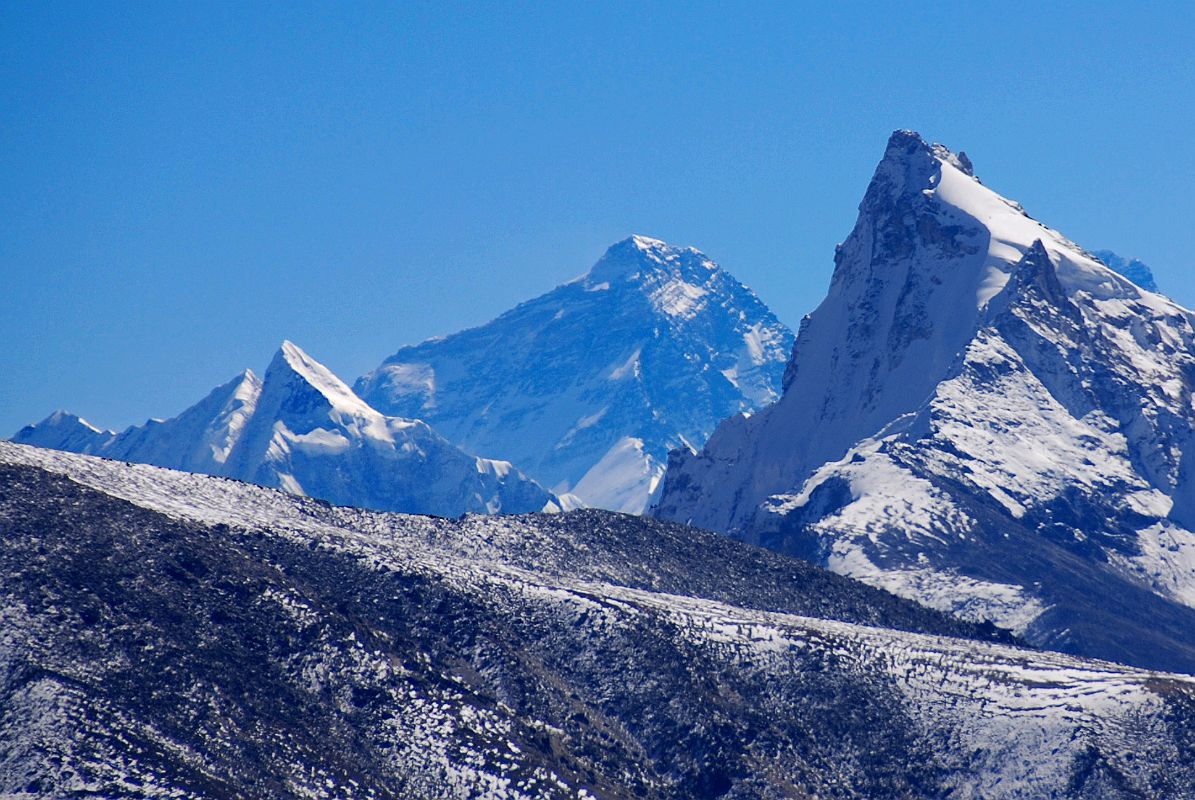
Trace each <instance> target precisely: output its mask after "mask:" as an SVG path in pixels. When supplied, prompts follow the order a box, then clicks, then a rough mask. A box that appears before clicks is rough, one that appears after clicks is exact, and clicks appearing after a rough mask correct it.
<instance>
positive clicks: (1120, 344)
mask: <svg viewBox="0 0 1195 800" xmlns="http://www.w3.org/2000/svg"><path fill="white" fill-rule="evenodd" d="M973 172H974V171H973V170H972V169H971V167H970V162H969V161H964V159H963V158H962V157H959V156H955V155H954V154H952V153H951V152H950V151H949V150H947V149H946V148H944V147H942V146H940V145H932V144H929V143H927V142H926V141H925V140H923V139H922V138H921V137H920V136H917V135H916V134H913V133H911V132H908V131H899V132H897V133H896V134H894V135H893V136H892V138H891V139H890V140H889V143H888V147H887V148H886V151H885V154H884V157H883V159H882V160H881V161H880V163H879V165H878V166H877V168H876V172H875V176H874V177H873V179H872V181H871V184H870V185H869V187H868V189H867V192H866V194H865V196H864V199H863V202H862V203H861V204H860V207H859V217H858V220H857V222H856V225H855V228H854V230H852V232H851V234H850V235H849V236H848V237H847V239H846V240H845V241H844V242H843V244H842V245H840V246H839V247H838V249H837V252H836V254H835V269H834V275H833V279H832V281H831V285H830V289H829V292H828V294H827V296H826V298H825V299H824V300H823V301H822V303H821V304H820V305H819V306H818V308H817V309H816V310H815V311H814V312H813V313H812V314H811V315H810V316H809V317H808V318H807V319H806V321H805V322H803V324H802V327H801V331H800V333H799V335H798V337H797V342H796V344H795V346H794V349H793V355H792V358H791V360H790V361H789V364H788V366H787V367H786V372H785V383H784V388H785V392H784V395H783V397H782V398H781V399H780V401H779V402H777V403H776V404H775V405H773V406H771V407H769V408H767V409H765V410H764V411H762V412H760V413H758V414H755V415H754V416H752V417H751V418H750V419H742V418H739V419H735V420H730V421H728V422H726V423H724V424H723V425H722V426H720V427H719V429H718V431H717V432H715V434H714V435H713V436H712V437H711V438H710V440H709V442H708V443H707V444H706V446H705V448H704V449H703V451H702V452H701V453H699V454H696V455H693V456H686V455H684V454H683V453H682V454H678V455H677V457H676V458H675V459H674V460H673V461H672V462H671V463H670V465H669V469H668V472H667V475H666V477H665V481H664V486H663V489H662V491H661V496H660V500H659V503H658V508H657V512H656V513H657V514H658V515H660V516H662V517H664V518H666V519H674V520H681V521H691V522H693V523H695V524H697V525H700V526H702V527H707V528H712V529H716V530H723V531H728V532H731V533H733V534H735V535H738V536H741V537H743V538H746V539H748V540H751V541H755V542H764V543H767V544H770V545H771V546H774V547H778V548H780V549H782V550H788V551H789V552H796V553H799V554H801V555H803V556H805V557H808V558H812V559H814V560H817V561H820V562H822V563H825V564H827V565H828V566H830V567H831V568H833V569H835V570H837V571H840V572H843V573H846V574H849V575H852V576H854V577H858V578H861V579H863V580H867V581H870V582H873V583H876V584H878V585H882V586H885V587H886V588H889V589H891V590H892V591H896V592H898V593H900V594H903V595H905V596H908V597H913V598H916V599H919V600H921V601H923V602H926V603H929V604H931V605H935V606H936V607H938V608H943V609H948V610H951V611H954V612H956V613H962V614H966V615H971V616H972V617H978V616H985V617H988V618H991V619H993V620H995V621H996V622H997V623H998V624H1004V625H1008V626H1010V627H1013V628H1015V629H1017V630H1018V631H1019V632H1023V633H1025V634H1026V635H1028V636H1030V638H1032V639H1033V640H1034V641H1037V642H1039V643H1044V644H1050V645H1051V646H1059V647H1067V648H1071V649H1073V650H1074V651H1076V652H1085V653H1087V654H1100V655H1103V656H1105V657H1111V658H1128V657H1131V654H1132V648H1133V647H1137V648H1138V649H1139V650H1140V651H1142V652H1144V651H1145V650H1148V649H1150V648H1154V649H1155V655H1157V657H1158V658H1159V659H1164V658H1174V657H1175V654H1176V653H1178V652H1182V651H1183V649H1184V648H1189V647H1191V646H1192V645H1191V643H1190V630H1191V628H1190V625H1191V624H1192V623H1191V620H1192V619H1195V618H1192V617H1190V611H1191V609H1190V606H1192V605H1195V534H1192V533H1191V527H1190V522H1191V521H1195V514H1192V513H1191V512H1192V510H1195V477H1192V476H1195V467H1192V464H1195V405H1193V400H1192V390H1193V389H1195V315H1192V313H1191V312H1189V311H1187V310H1185V309H1183V308H1181V307H1179V306H1177V305H1176V304H1174V303H1173V302H1171V301H1170V300H1168V299H1167V298H1165V297H1163V296H1161V295H1157V294H1154V293H1151V292H1149V291H1146V290H1144V289H1143V288H1141V287H1139V286H1137V285H1136V284H1134V283H1133V282H1131V281H1130V280H1128V279H1126V278H1124V277H1122V276H1121V275H1119V274H1118V273H1116V272H1115V271H1114V270H1112V269H1109V268H1108V267H1107V266H1105V265H1104V264H1103V263H1100V262H1099V261H1098V260H1097V259H1096V258H1094V257H1093V256H1092V255H1091V254H1090V253H1088V252H1087V251H1085V250H1084V249H1083V248H1081V247H1079V246H1078V245H1076V244H1075V243H1073V242H1071V241H1070V240H1069V239H1067V238H1066V237H1065V236H1063V235H1062V234H1060V233H1058V232H1057V231H1055V230H1052V229H1050V228H1048V227H1046V226H1045V225H1042V224H1041V223H1039V222H1037V221H1036V220H1034V219H1033V218H1031V217H1030V216H1029V215H1028V214H1026V213H1025V211H1024V210H1023V209H1022V208H1021V206H1020V205H1019V204H1017V203H1015V202H1013V201H1010V200H1007V199H1006V198H1004V197H1002V196H1000V195H999V194H997V193H996V192H994V191H993V190H992V189H990V188H989V187H987V186H986V185H984V184H982V183H980V182H979V181H978V180H977V179H976V178H975V177H974V174H973ZM1013 543H1015V544H1013ZM1076 559H1077V561H1076ZM1063 563H1065V564H1066V565H1067V566H1065V567H1062V566H1061V564H1063ZM1142 586H1146V587H1148V589H1142ZM1101 597H1105V598H1117V599H1116V600H1114V601H1106V602H1105V601H1104V600H1101V599H1100V598H1101ZM1129 598H1132V599H1131V600H1130V599H1129ZM1109 603H1111V605H1114V606H1117V608H1118V610H1117V611H1116V612H1114V613H1113V612H1108V610H1107V608H1108V606H1109ZM1146 607H1150V608H1151V610H1150V611H1149V612H1148V614H1147V612H1146V611H1145V610H1144V609H1145V608H1146ZM1097 610H1098V613H1096V612H1097ZM1143 614H1147V615H1148V616H1149V617H1150V618H1151V620H1152V621H1151V622H1150V623H1149V625H1152V626H1153V628H1152V630H1151V636H1154V635H1156V636H1157V637H1158V640H1157V641H1154V642H1152V643H1150V644H1148V645H1147V644H1144V643H1143V642H1142V641H1140V638H1141V636H1142V634H1141V633H1140V628H1141V627H1143V626H1144V625H1145V623H1144V619H1143V617H1142V616H1141V615H1143ZM1095 618H1099V619H1100V620H1101V621H1100V623H1099V624H1094V625H1093V624H1092V620H1093V619H1095ZM1162 619H1165V620H1167V622H1166V623H1161V622H1159V620H1162ZM1134 642H1136V644H1134ZM1184 657H1186V656H1184Z"/></svg>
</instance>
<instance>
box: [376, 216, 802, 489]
mask: <svg viewBox="0 0 1195 800" xmlns="http://www.w3.org/2000/svg"><path fill="white" fill-rule="evenodd" d="M791 348H792V333H791V331H789V330H788V329H787V328H786V327H785V326H784V325H782V324H780V322H779V321H777V319H776V317H775V316H774V315H773V314H772V312H771V311H769V310H768V308H767V307H766V306H765V305H764V304H763V303H762V302H760V300H759V298H758V297H756V296H755V294H754V293H752V292H751V290H750V289H748V288H747V287H746V286H744V285H743V284H741V283H739V282H738V281H737V280H735V278H734V277H733V276H732V275H730V274H729V273H727V272H726V271H725V270H723V269H721V268H719V267H718V266H717V265H716V264H714V262H712V261H711V260H710V259H708V258H707V257H706V256H705V255H704V254H702V253H700V252H699V251H697V250H694V249H693V248H691V247H672V246H669V245H667V244H665V243H664V242H661V241H658V240H656V239H649V238H647V237H644V236H634V237H631V238H630V239H627V240H625V241H623V242H619V243H618V244H615V245H614V246H612V247H611V248H610V249H609V250H608V251H607V252H606V254H605V255H604V256H603V257H602V258H601V260H599V261H598V262H597V264H595V265H594V267H593V268H592V269H591V270H590V271H589V272H588V273H587V274H585V275H584V276H582V277H581V278H578V279H577V280H575V281H572V282H570V283H567V284H565V285H563V286H559V287H557V288H556V289H554V290H552V291H551V292H548V293H547V294H545V295H542V296H540V297H537V298H535V299H533V300H529V301H527V302H526V303H522V304H520V305H519V306H517V307H516V308H514V309H511V310H510V311H508V312H507V313H505V314H503V315H502V316H500V317H498V318H497V319H495V320H494V321H492V322H490V323H488V324H486V325H482V326H481V327H478V328H473V329H471V330H467V331H462V332H460V333H456V334H453V335H451V336H446V337H443V338H437V339H432V340H429V341H427V342H424V343H422V344H419V345H414V346H410V347H404V348H402V349H401V350H399V351H398V352H397V353H395V354H394V355H393V356H391V357H390V358H388V359H386V361H384V362H383V363H382V364H381V366H379V367H378V368H377V369H375V370H374V371H373V372H371V373H369V374H368V375H366V376H364V377H363V378H361V379H360V380H359V381H358V382H357V384H356V387H355V388H356V391H357V393H358V394H360V395H361V397H363V398H365V400H366V401H368V402H369V403H370V404H371V405H373V406H374V407H376V408H378V409H380V410H382V411H384V412H385V413H388V414H395V415H398V416H402V417H413V418H418V419H422V420H426V421H427V422H428V423H429V424H430V425H432V426H433V427H434V428H435V429H436V430H437V431H439V432H440V433H442V434H443V435H444V436H446V437H448V438H449V439H450V440H452V441H453V442H454V443H456V444H457V445H459V446H460V447H462V448H464V449H465V450H468V451H469V452H471V453H477V454H479V455H483V456H490V457H494V458H504V459H508V460H509V461H511V462H513V463H514V464H516V465H517V466H518V467H519V468H520V469H522V470H524V471H525V472H526V473H527V474H528V475H530V476H532V477H533V478H535V479H536V480H537V481H539V482H540V483H541V484H543V485H544V486H546V487H548V488H549V489H551V490H552V491H554V492H556V493H557V494H564V493H571V494H574V495H576V496H577V497H578V498H579V499H580V500H581V501H583V502H584V503H585V504H587V505H591V506H596V507H599V508H608V509H612V510H616V511H627V512H630V513H639V512H641V511H642V510H643V509H644V508H645V507H646V505H647V503H648V499H649V497H650V496H651V494H652V492H653V491H654V489H655V488H656V484H657V482H658V481H659V478H660V475H661V474H662V473H663V471H664V464H665V462H666V461H667V458H668V452H669V450H672V449H674V448H678V447H681V448H689V447H700V446H701V445H702V443H704V442H705V440H706V438H707V437H708V436H709V435H710V433H712V432H713V430H714V427H715V426H716V425H717V424H718V422H719V421H721V420H723V419H725V418H726V417H728V416H731V415H733V414H739V413H741V412H744V411H752V410H755V409H757V408H761V407H763V406H764V405H767V404H768V403H770V402H772V401H773V400H775V399H776V398H777V397H778V396H779V392H780V379H781V376H782V374H783V371H784V362H785V360H786V359H787V358H788V354H789V352H790V350H791Z"/></svg>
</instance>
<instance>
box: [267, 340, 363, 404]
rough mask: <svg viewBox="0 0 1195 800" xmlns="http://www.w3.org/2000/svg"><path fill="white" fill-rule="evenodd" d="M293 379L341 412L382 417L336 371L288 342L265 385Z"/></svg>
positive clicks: (275, 358) (276, 355) (282, 346)
mask: <svg viewBox="0 0 1195 800" xmlns="http://www.w3.org/2000/svg"><path fill="white" fill-rule="evenodd" d="M291 376H294V377H297V378H298V379H299V380H300V381H302V383H303V384H305V385H306V386H307V387H309V388H311V389H313V390H315V391H316V392H318V393H319V394H320V395H322V396H323V397H324V399H325V400H327V401H328V402H329V403H330V404H331V405H332V406H333V407H334V408H336V409H338V410H340V411H351V412H358V413H363V414H368V415H373V416H381V415H380V414H379V412H377V411H376V410H374V409H373V408H372V407H371V406H369V405H368V404H367V403H366V402H365V401H364V400H362V399H361V398H360V397H358V396H357V395H356V394H355V393H354V392H353V390H352V389H351V388H349V386H348V384H346V383H345V382H344V381H342V380H341V379H340V378H339V377H337V376H336V374H335V373H334V372H332V370H330V369H328V368H327V367H326V366H324V365H323V364H321V363H320V362H319V361H316V360H315V359H314V358H312V357H311V356H310V355H308V354H307V352H306V351H305V350H303V348H301V347H299V346H298V345H297V344H295V343H294V342H292V341H290V340H289V339H284V340H283V342H282V344H281V345H280V346H279V348H278V351H277V352H276V353H275V354H274V359H273V360H272V361H271V362H270V366H269V367H268V368H267V369H266V374H265V377H264V378H263V379H262V380H261V383H262V386H263V387H265V386H268V385H270V384H273V383H275V382H278V381H279V379H283V378H285V379H286V380H291ZM263 390H264V388H263Z"/></svg>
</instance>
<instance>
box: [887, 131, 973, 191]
mask: <svg viewBox="0 0 1195 800" xmlns="http://www.w3.org/2000/svg"><path fill="white" fill-rule="evenodd" d="M934 161H937V162H941V163H945V164H949V165H951V166H952V167H954V168H955V169H957V170H959V171H960V172H962V173H963V174H964V175H967V176H969V177H972V178H974V177H975V170H974V166H973V165H972V164H971V159H970V158H968V157H967V154H966V153H965V152H964V151H962V150H960V151H958V152H957V153H956V152H954V151H953V150H951V149H950V148H949V147H947V146H946V145H942V144H938V143H936V142H930V141H929V140H928V139H925V138H924V137H923V136H922V135H921V134H920V133H918V132H917V131H912V130H908V129H901V130H896V131H893V132H892V135H891V136H889V137H888V145H887V147H886V148H885V149H884V158H883V161H882V162H881V163H884V162H898V163H901V164H906V165H908V164H910V163H913V164H932V162H934ZM976 180H978V179H976Z"/></svg>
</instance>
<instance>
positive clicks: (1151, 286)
mask: <svg viewBox="0 0 1195 800" xmlns="http://www.w3.org/2000/svg"><path fill="white" fill-rule="evenodd" d="M1092 255H1093V256H1095V257H1096V258H1097V259H1099V261H1100V263H1102V264H1103V265H1104V266H1106V267H1108V268H1109V269H1111V270H1112V271H1113V272H1115V273H1117V274H1119V275H1120V276H1122V277H1125V278H1128V279H1129V280H1130V281H1132V282H1133V283H1135V284H1137V285H1138V286H1140V287H1141V288H1142V289H1145V290H1146V291H1147V292H1156V291H1158V283H1157V281H1156V280H1155V279H1154V274H1153V270H1151V269H1150V268H1149V265H1148V264H1146V263H1145V262H1143V261H1141V260H1140V259H1136V258H1125V257H1124V256H1121V255H1119V254H1117V253H1115V252H1113V251H1112V250H1095V251H1093V252H1092Z"/></svg>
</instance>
